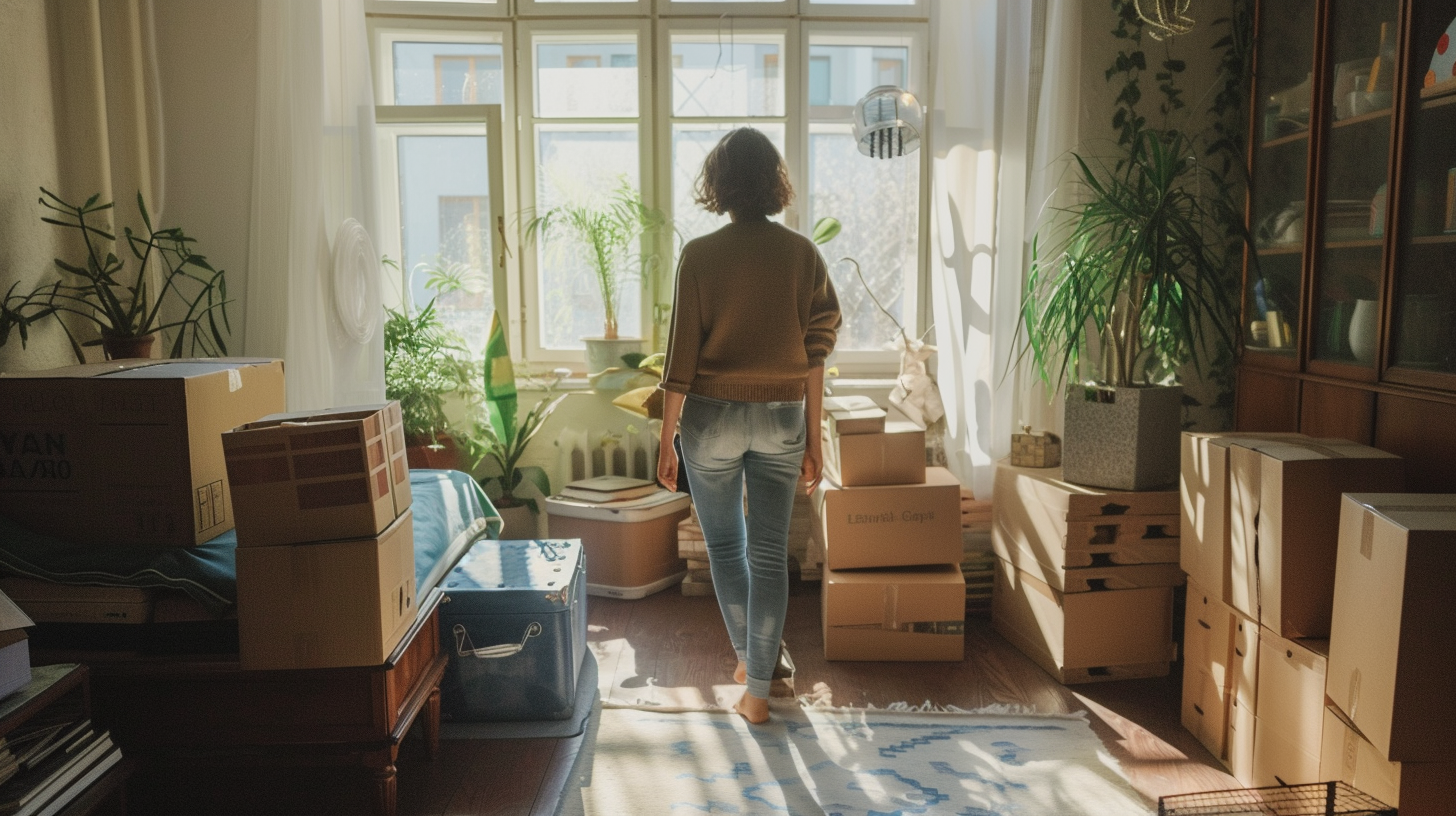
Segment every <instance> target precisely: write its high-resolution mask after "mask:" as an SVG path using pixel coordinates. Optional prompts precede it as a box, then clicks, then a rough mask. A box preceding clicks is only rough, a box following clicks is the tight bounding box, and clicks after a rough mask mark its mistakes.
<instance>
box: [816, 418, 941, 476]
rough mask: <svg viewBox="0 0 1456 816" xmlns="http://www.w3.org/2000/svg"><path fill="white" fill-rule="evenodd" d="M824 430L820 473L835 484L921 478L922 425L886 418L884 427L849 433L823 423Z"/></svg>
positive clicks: (922, 468)
mask: <svg viewBox="0 0 1456 816" xmlns="http://www.w3.org/2000/svg"><path fill="white" fill-rule="evenodd" d="M824 434H825V436H824V446H823V449H824V473H825V475H826V476H828V477H829V478H830V479H833V480H834V483H835V484H837V485H840V486H842V487H861V486H870V485H900V484H923V483H924V482H925V429H924V428H921V427H920V426H919V425H916V424H915V423H913V422H904V421H894V422H887V423H885V429H884V431H880V432H872V433H849V434H847V433H839V432H837V431H836V430H834V429H833V428H832V427H831V426H829V425H826V426H825V428H824Z"/></svg>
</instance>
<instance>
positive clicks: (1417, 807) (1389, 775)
mask: <svg viewBox="0 0 1456 816" xmlns="http://www.w3.org/2000/svg"><path fill="white" fill-rule="evenodd" d="M1381 754H1382V752H1381V750H1380V749H1379V748H1376V747H1375V746H1374V745H1371V744H1370V742H1369V740H1366V739H1365V738H1364V737H1362V736H1361V734H1360V732H1359V731H1357V730H1355V728H1354V727H1352V726H1351V725H1350V722H1349V718H1348V717H1346V716H1345V713H1344V712H1343V711H1342V710H1340V709H1339V707H1338V706H1335V705H1328V706H1326V707H1325V712H1324V730H1323V738H1322V739H1321V742H1320V779H1321V780H1331V781H1340V782H1345V783H1348V784H1350V785H1352V786H1354V787H1355V788H1357V789H1359V790H1361V791H1364V792H1365V793H1367V794H1369V795H1371V796H1373V797H1375V798H1376V799H1379V800H1380V801H1382V802H1384V803H1385V804H1387V805H1390V806H1391V807H1398V808H1400V816H1450V814H1451V808H1452V805H1451V780H1453V779H1456V762H1391V761H1390V760H1388V759H1386V758H1385V757H1384V756H1382V755H1381Z"/></svg>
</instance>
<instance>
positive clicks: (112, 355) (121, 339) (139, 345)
mask: <svg viewBox="0 0 1456 816" xmlns="http://www.w3.org/2000/svg"><path fill="white" fill-rule="evenodd" d="M155 342H157V335H156V333H155V332H153V333H152V334H144V335H142V336H141V337H132V336H130V335H119V334H111V333H109V332H102V333H101V348H102V350H103V351H105V352H106V359H108V360H140V359H146V358H148V357H151V356H152V344H153V343H155Z"/></svg>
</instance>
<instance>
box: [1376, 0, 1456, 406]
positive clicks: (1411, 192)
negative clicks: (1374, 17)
mask: <svg viewBox="0 0 1456 816" xmlns="http://www.w3.org/2000/svg"><path fill="white" fill-rule="evenodd" d="M1414 6H1415V9H1414V10H1413V12H1412V13H1413V15H1414V19H1413V20H1412V25H1411V36H1410V47H1409V51H1410V58H1409V60H1408V61H1407V62H1408V64H1409V65H1410V74H1409V79H1408V81H1409V83H1410V91H1409V93H1407V97H1408V98H1410V100H1411V102H1410V109H1409V112H1408V114H1407V115H1408V117H1409V119H1408V120H1407V140H1406V149H1407V157H1406V161H1405V162H1404V168H1403V175H1402V178H1401V201H1400V208H1399V210H1398V211H1397V215H1398V222H1399V228H1398V231H1397V235H1398V236H1399V243H1398V245H1397V247H1396V252H1397V255H1396V261H1395V265H1394V270H1395V281H1394V286H1393V288H1392V293H1393V300H1394V302H1393V303H1392V304H1391V306H1392V308H1391V310H1390V311H1391V325H1390V329H1389V332H1388V336H1389V342H1390V344H1391V353H1390V365H1391V370H1390V371H1389V372H1388V373H1387V378H1388V379H1392V380H1398V381H1404V382H1411V383H1415V384H1424V385H1433V386H1437V387H1442V388H1451V387H1453V385H1452V382H1453V381H1452V377H1451V375H1452V374H1456V139H1453V138H1452V134H1453V133H1456V42H1453V39H1456V20H1452V19H1451V17H1452V14H1453V9H1452V7H1451V5H1450V4H1448V3H1428V4H1420V3H1417V4H1414ZM1437 6H1439V7H1440V8H1436V7H1437Z"/></svg>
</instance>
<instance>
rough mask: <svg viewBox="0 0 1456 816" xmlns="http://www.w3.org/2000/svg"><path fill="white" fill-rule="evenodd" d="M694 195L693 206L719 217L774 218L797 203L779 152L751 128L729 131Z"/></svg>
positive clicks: (707, 164)
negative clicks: (734, 215) (700, 206)
mask: <svg viewBox="0 0 1456 816" xmlns="http://www.w3.org/2000/svg"><path fill="white" fill-rule="evenodd" d="M693 192H694V194H695V197H694V199H693V200H694V202H696V203H697V204H700V205H702V207H703V208H704V209H706V210H707V211H708V212H711V213H716V214H718V215H722V214H723V213H734V214H736V215H739V216H745V215H746V216H750V217H753V216H761V215H762V216H767V215H775V214H777V213H780V212H783V209H784V208H785V207H787V206H789V203H790V202H791V201H793V200H794V187H793V185H791V184H790V183H789V168H788V167H786V166H785V165H784V159H783V157H782V156H780V155H779V151H778V148H776V147H774V145H773V142H770V141H769V140H768V137H767V136H765V135H763V134H762V133H761V132H759V131H757V130H755V129H753V128H749V127H745V128H737V129H735V130H730V131H728V135H726V136H724V137H723V138H722V140H720V141H719V142H718V145H717V146H716V147H714V148H713V150H712V151H711V152H710V153H708V158H707V159H706V160H704V162H703V171H702V172H701V173H699V174H698V181H697V185H696V186H695V187H694V189H693Z"/></svg>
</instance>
